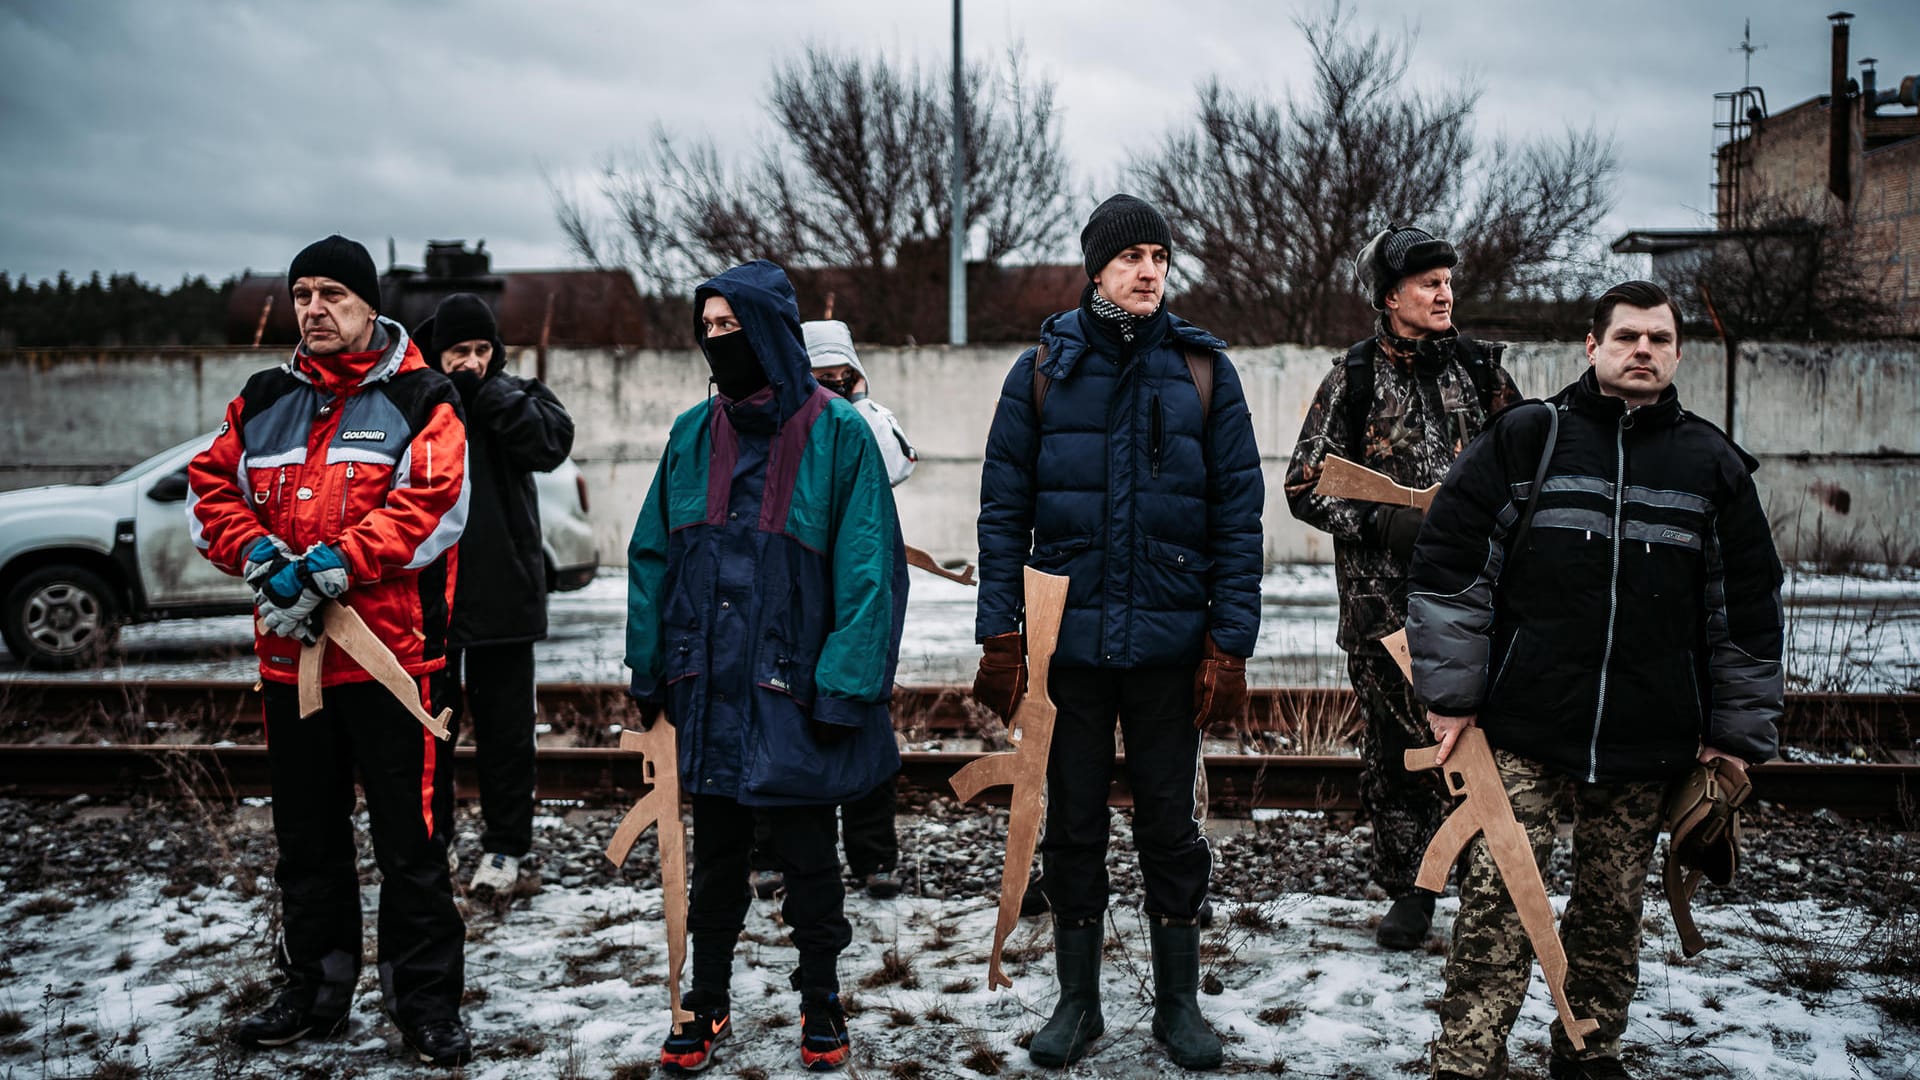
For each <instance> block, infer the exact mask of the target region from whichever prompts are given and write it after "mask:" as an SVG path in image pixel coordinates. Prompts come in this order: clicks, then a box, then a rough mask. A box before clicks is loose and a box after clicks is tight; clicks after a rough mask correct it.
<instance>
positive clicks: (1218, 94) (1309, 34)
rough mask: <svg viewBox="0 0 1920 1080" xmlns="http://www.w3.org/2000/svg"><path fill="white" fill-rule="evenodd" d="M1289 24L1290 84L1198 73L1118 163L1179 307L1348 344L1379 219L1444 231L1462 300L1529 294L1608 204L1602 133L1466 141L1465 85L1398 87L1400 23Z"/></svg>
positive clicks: (1243, 326) (1404, 55)
mask: <svg viewBox="0 0 1920 1080" xmlns="http://www.w3.org/2000/svg"><path fill="white" fill-rule="evenodd" d="M1295 25H1296V26H1297V27H1298V28H1299V29H1300V32H1301V33H1302V34H1303V35H1304V36H1305V38H1306V40H1307V46H1308V49H1309V52H1310V55H1311V56H1312V60H1313V67H1312V72H1313V77H1312V81H1311V83H1310V86H1309V88H1308V89H1307V90H1306V91H1305V92H1304V93H1300V94H1290V95H1288V96H1287V97H1286V98H1285V99H1284V100H1282V101H1280V102H1278V103H1275V102H1270V101H1267V100H1264V99H1262V98H1260V97H1258V96H1252V95H1244V94H1239V93H1235V92H1234V91H1231V90H1229V89H1227V88H1225V87H1223V86H1221V85H1220V84H1219V83H1218V82H1210V83H1208V84H1206V85H1204V86H1202V87H1201V89H1200V92H1199V102H1198V108H1197V111H1196V117H1195V121H1194V123H1193V124H1192V125H1191V126H1190V127H1188V128H1186V129H1185V130H1178V131H1175V132H1174V133H1172V134H1170V135H1169V136H1168V137H1167V138H1166V140H1165V141H1164V142H1163V144H1162V145H1161V146H1160V147H1158V148H1156V149H1155V150H1153V151H1152V152H1150V153H1147V154H1135V155H1133V156H1132V158H1131V159H1130V163H1129V172H1130V173H1131V175H1132V176H1133V178H1134V179H1135V180H1136V181H1137V182H1138V183H1140V184H1141V185H1142V186H1143V187H1144V188H1145V189H1146V191H1147V193H1148V196H1149V197H1150V198H1151V199H1153V200H1155V201H1157V202H1159V203H1160V204H1161V205H1162V206H1163V207H1165V208H1166V210H1167V212H1168V214H1169V216H1170V217H1172V218H1173V219H1174V223H1175V228H1176V230H1177V233H1178V235H1179V239H1180V247H1181V250H1182V254H1184V255H1188V256H1190V257H1191V258H1192V260H1193V261H1194V263H1196V264H1197V266H1198V274H1197V278H1198V280H1197V282H1196V283H1195V288H1194V290H1193V293H1192V294H1191V297H1190V299H1189V300H1188V301H1187V303H1188V306H1189V307H1190V308H1196V309H1197V310H1196V314H1202V313H1203V314H1204V315H1205V316H1206V317H1209V318H1211V319H1212V320H1213V321H1214V322H1215V323H1216V325H1215V329H1216V330H1219V331H1221V332H1225V333H1228V334H1229V335H1231V336H1233V337H1235V338H1236V339H1238V340H1252V341H1303V342H1315V343H1331V342H1339V341H1347V340H1352V338H1354V337H1357V336H1359V335H1360V334H1361V333H1364V331H1365V328H1366V325H1367V322H1368V313H1367V310H1366V306H1365V302H1364V298H1363V297H1361V296H1360V294H1359V292H1358V289H1357V286H1356V284H1355V283H1354V280H1353V273H1352V267H1351V260H1352V258H1353V255H1354V253H1355V252H1356V251H1358V250H1359V248H1360V247H1361V246H1362V244H1364V243H1365V241H1366V238H1367V237H1368V236H1370V235H1372V234H1373V233H1375V232H1377V231H1379V230H1380V229H1382V228H1384V227H1386V225H1388V224H1389V223H1390V222H1398V223H1402V224H1412V223H1418V224H1421V225H1423V226H1425V227H1428V228H1430V229H1433V230H1434V231H1435V232H1438V233H1441V234H1443V235H1446V236H1448V237H1449V238H1451V239H1453V240H1454V242H1455V243H1456V244H1457V245H1459V246H1460V247H1461V248H1462V260H1463V261H1462V266H1461V269H1460V272H1459V276H1460V279H1461V281H1460V284H1461V288H1462V290H1463V291H1464V292H1466V293H1467V295H1468V296H1474V297H1482V298H1490V297H1492V296H1494V295H1497V294H1500V293H1502V292H1506V291H1512V290H1525V289H1529V288H1536V287H1538V286H1540V285H1541V284H1542V283H1543V281H1544V280H1545V279H1547V278H1549V277H1550V275H1551V273H1552V272H1553V271H1555V270H1556V269H1561V268H1564V266H1565V264H1567V263H1569V262H1571V261H1574V260H1576V259H1577V258H1578V254H1579V252H1580V250H1581V248H1582V245H1583V243H1584V242H1585V241H1587V240H1588V239H1590V230H1591V228H1592V226H1593V224H1594V223H1595V222H1596V221H1597V220H1598V219H1599V217H1600V216H1601V215H1602V214H1604V213H1605V212H1606V209H1607V207H1608V206H1609V200H1610V194H1609V192H1610V190H1611V179H1612V173H1613V157H1612V151H1611V145H1610V140H1608V139H1605V138H1603V137H1601V136H1599V135H1597V134H1595V133H1593V132H1591V131H1588V132H1584V133H1580V132H1575V133H1570V134H1569V135H1568V137H1567V140H1566V142H1565V144H1564V145H1561V146H1545V145H1527V146H1522V147H1515V146H1514V145H1513V144H1512V143H1510V142H1509V141H1507V140H1505V139H1497V140H1495V141H1494V142H1493V143H1492V144H1491V145H1490V146H1488V147H1486V148H1481V147H1478V146H1477V145H1476V143H1475V140H1474V137H1473V126H1472V121H1473V113H1474V109H1475V107H1476V106H1477V105H1478V103H1479V97H1480V92H1479V90H1478V89H1477V88H1475V87H1474V86H1472V85H1470V84H1468V83H1466V82H1464V81H1463V82H1459V83H1456V84H1455V85H1453V86H1451V87H1448V88H1445V89H1442V90H1440V91H1438V92H1416V91H1415V90H1414V89H1413V88H1410V87H1408V86H1406V85H1405V80H1406V72H1407V70H1408V67H1409V61H1410V59H1411V57H1412V54H1413V48H1414V41H1413V38H1412V37H1411V35H1407V34H1402V35H1399V36H1394V37H1388V36H1384V35H1382V34H1381V33H1380V32H1378V31H1371V32H1368V33H1366V34H1364V35H1362V34H1359V33H1358V32H1356V30H1355V28H1354V27H1353V26H1352V23H1351V20H1350V18H1349V16H1348V14H1347V12H1346V11H1345V10H1344V9H1342V8H1341V7H1340V5H1339V4H1337V3H1336V4H1334V5H1332V6H1330V7H1329V8H1327V9H1326V11H1325V12H1324V13H1323V14H1322V15H1320V16H1319V17H1317V18H1313V19H1304V18H1303V19H1297V20H1295Z"/></svg>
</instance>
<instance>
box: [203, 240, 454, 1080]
mask: <svg viewBox="0 0 1920 1080" xmlns="http://www.w3.org/2000/svg"><path fill="white" fill-rule="evenodd" d="M287 283H288V288H289V291H290V292H291V294H292V298H293V307H294V314H295V317H296V318H297V319H298V321H299V325H300V335H301V340H300V345H299V347H298V348H297V349H295V351H294V354H293V356H292V358H291V359H289V360H288V361H287V362H286V363H285V364H282V365H281V366H279V367H276V368H270V369H268V370H265V371H260V372H256V373H255V374H254V375H253V377H252V378H250V379H248V380H247V385H246V387H245V389H243V390H241V392H240V396H239V397H236V398H234V399H233V401H232V402H231V403H230V404H229V405H228V406H227V415H226V421H225V422H224V423H222V424H221V425H220V432H219V434H218V435H217V436H215V438H214V440H213V445H212V446H210V447H208V448H207V450H206V451H205V452H203V453H201V454H200V456H199V457H196V458H195V459H194V460H193V464H192V466H191V467H190V468H189V470H188V478H189V482H190V484H191V487H192V494H191V497H190V500H189V502H188V504H187V509H188V517H189V521H190V524H191V528H192V532H193V539H194V543H195V544H196V545H197V546H198V547H199V548H200V550H201V551H202V552H203V553H205V554H206V556H207V558H208V559H209V560H211V561H212V562H213V563H214V565H216V566H218V567H220V568H221V569H223V570H225V571H227V572H228V573H231V574H238V575H243V576H244V577H245V578H246V580H247V582H248V584H250V585H252V586H253V588H254V606H255V610H256V612H257V613H258V615H259V619H258V620H257V622H256V631H255V637H254V651H255V652H256V653H258V654H259V657H260V677H261V680H262V682H263V684H264V686H265V694H264V702H263V713H264V718H265V722H266V731H267V746H268V753H269V761H270V765H271V770H272V781H273V830H274V837H275V839H276V840H277V841H278V844H279V848H280V859H279V863H278V865H277V866H276V867H275V870H274V879H275V881H276V882H277V883H278V884H279V886H280V896H281V904H282V910H283V917H282V927H283V936H282V941H281V944H280V948H279V950H278V961H279V965H280V967H281V969H282V971H283V972H284V974H285V977H286V986H285V988H284V989H283V990H282V991H281V993H280V996H279V997H278V998H277V999H275V1000H274V1002H273V1003H272V1004H271V1005H268V1006H267V1007H266V1009H265V1010H263V1011H262V1012H260V1013H259V1014H257V1015H255V1016H252V1017H249V1018H248V1019H246V1020H244V1021H242V1022H241V1023H240V1024H239V1026H238V1027H237V1028H235V1029H234V1031H233V1033H232V1037H233V1039H234V1041H235V1042H237V1043H239V1044H240V1045H242V1046H247V1047H252V1048H264V1047H275V1046H285V1045H287V1044H289V1043H292V1042H296V1041H298V1040H299V1039H302V1038H305V1037H307V1036H316V1037H325V1036H330V1035H334V1034H338V1033H339V1032H341V1031H343V1030H345V1028H346V1026H347V1017H348V1013H349V1010H350V1008H351V1006H352V1004H353V996H354V990H355V987H356V984H357V983H358V979H359V973H360V881H359V874H358V872H357V870H356V852H355V844H354V835H353V817H352V815H353V809H354V795H353V788H354V778H355V773H356V772H357V773H358V775H359V779H360V782H361V786H362V787H363V789H364V790H365V792H366V799H367V816H368V820H369V822H370V824H371V828H372V831H373V840H374V854H375V859H376V861H377V862H378V863H379V866H380V876H381V883H380V932H379V964H380V988H381V994H382V999H383V1003H384V1005H385V1006H386V1010H387V1012H388V1014H389V1015H391V1016H392V1017H393V1019H394V1021H395V1023H396V1024H397V1025H398V1026H399V1028H400V1031H401V1033H402V1035H404V1036H405V1038H406V1040H407V1043H408V1045H409V1046H411V1047H412V1048H413V1050H414V1051H415V1052H416V1053H418V1054H419V1057H420V1060H421V1061H423V1062H428V1063H430V1064H435V1065H456V1064H461V1063H464V1062H466V1061H467V1060H469V1059H470V1058H471V1056H472V1051H471V1049H470V1047H469V1044H468V1041H467V1035H466V1031H465V1030H464V1029H463V1028H462V1027H461V1024H460V1011H459V1010H460V994H461V990H462V986H463V980H464V970H463V956H462V952H461V950H462V945H463V942H464V939H465V934H466V927H465V925H464V923H463V922H462V920H461V918H460V912H459V910H458V909H457V908H456V907H455V906H454V902H453V888H452V883H451V881H450V880H449V874H448V870H447V843H448V840H449V838H450V837H451V835H452V825H453V748H452V746H451V745H449V744H443V743H440V742H439V741H437V740H436V739H435V738H434V736H433V735H432V733H431V732H428V731H427V730H426V729H425V728H423V727H422V726H421V725H420V724H419V722H417V721H416V720H414V719H413V717H412V716H411V715H410V714H409V713H408V712H407V710H406V709H405V708H404V707H402V706H401V704H400V702H399V701H398V700H397V699H396V698H395V697H394V696H393V694H392V693H391V692H389V691H388V690H387V689H386V688H385V687H383V686H381V685H380V684H379V683H377V682H374V681H372V678H373V677H372V676H371V675H369V674H368V673H367V672H366V671H365V670H364V669H362V668H361V667H360V665H358V664H357V663H355V662H354V661H353V659H352V658H351V657H349V656H348V655H347V654H346V652H345V650H343V649H340V648H329V649H327V651H326V660H325V666H324V668H323V669H322V675H321V684H322V686H323V687H324V690H323V703H324V704H323V708H322V710H321V711H320V712H319V713H316V714H315V715H313V716H311V717H308V718H306V719H302V718H301V716H300V706H299V699H298V692H297V689H296V682H297V673H298V670H299V668H298V660H299V653H300V646H301V644H302V642H304V641H311V640H313V638H314V634H315V630H314V627H315V625H316V615H317V609H318V608H319V606H320V605H321V604H323V603H326V602H328V601H329V600H332V601H337V602H338V603H340V604H343V605H345V606H347V607H350V608H352V609H353V610H354V611H355V612H357V613H358V614H359V615H360V617H361V618H362V619H364V620H365V621H366V623H367V625H368V627H369V628H370V629H372V630H373V632H374V633H375V635H377V636H378V637H379V638H380V640H381V641H382V642H384V643H385V645H386V646H387V648H389V649H391V650H392V651H393V654H394V657H395V659H397V660H398V661H399V662H400V665H401V666H402V667H403V668H405V669H406V671H407V672H408V673H409V674H410V675H412V676H413V677H414V678H415V679H417V680H418V683H419V690H420V697H421V701H422V703H423V704H425V705H426V706H427V708H428V709H429V710H434V709H436V708H437V706H438V705H439V703H440V702H441V701H443V700H444V699H445V698H446V697H447V688H446V686H445V676H444V673H443V668H444V667H445V665H446V636H447V615H448V611H449V608H450V606H451V603H452V598H453V586H454V571H455V562H456V548H455V543H456V541H458V540H459V539H460V534H461V531H462V530H463V529H464V528H465V524H466V515H467V479H466V456H467V436H466V428H465V425H464V422H463V419H462V414H461V411H460V400H459V396H458V395H457V394H456V393H455V392H454V389H453V386H452V384H451V383H449V382H448V381H447V378H446V376H444V375H442V374H440V373H439V372H436V371H433V370H432V369H430V368H428V367H427V365H426V363H425V362H424V361H423V360H422V359H421V357H420V350H419V349H418V348H416V347H415V346H414V344H413V342H411V341H409V340H408V338H407V332H406V330H405V329H403V328H402V327H401V326H400V324H399V323H397V322H394V321H393V320H391V319H387V318H383V317H381V316H380V314H379V307H380V278H379V275H378V273H377V272H376V271H375V270H374V266H373V259H372V258H371V257H370V256H369V255H368V254H367V250H366V248H364V247H362V246H360V245H359V244H357V243H355V242H353V241H352V240H348V239H346V238H345V237H342V236H329V237H327V238H326V239H325V240H321V241H318V242H316V243H314V244H312V245H311V246H309V247H308V248H307V249H306V250H304V251H302V252H301V253H300V254H299V255H298V256H296V257H295V258H294V260H293V264H292V266H291V268H290V269H289V270H288V272H287Z"/></svg>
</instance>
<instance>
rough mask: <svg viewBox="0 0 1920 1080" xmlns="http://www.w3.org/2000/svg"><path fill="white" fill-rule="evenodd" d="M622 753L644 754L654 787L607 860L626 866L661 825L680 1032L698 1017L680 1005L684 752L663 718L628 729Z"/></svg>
mask: <svg viewBox="0 0 1920 1080" xmlns="http://www.w3.org/2000/svg"><path fill="white" fill-rule="evenodd" d="M620 749H622V750H629V751H632V752H633V753H636V754H639V755H640V756H641V768H642V769H643V770H644V772H645V775H646V779H647V782H648V783H649V784H651V785H652V787H651V788H649V789H648V791H647V793H646V794H645V795H642V796H641V797H640V801H639V802H636V803H634V804H633V809H631V810H628V811H627V816H626V817H623V818H621V819H620V827H619V828H617V829H615V830H614V831H613V839H612V840H610V841H608V842H607V858H608V859H610V860H612V862H613V865H615V866H625V865H626V862H627V856H628V854H630V853H631V852H632V851H633V845H634V842H635V841H637V840H639V839H640V834H641V833H643V832H645V831H646V830H647V826H649V825H655V826H658V827H659V830H660V831H659V840H660V901H661V907H662V908H663V909H664V911H665V913H666V920H667V1007H668V1008H669V1009H670V1010H671V1011H672V1013H673V1027H674V1030H675V1031H678V1030H679V1029H680V1025H682V1024H687V1023H691V1022H692V1021H693V1013H692V1011H690V1010H688V1009H684V1008H681V1007H680V971H681V969H682V968H684V967H685V966H686V963H687V831H686V827H685V826H684V825H683V824H681V821H680V750H679V746H678V744H677V740H676V737H675V734H674V727H673V725H672V724H669V723H667V722H666V720H665V718H664V717H663V718H661V719H657V720H655V721H654V722H653V726H652V727H651V728H649V729H648V730H646V731H622V732H621V733H620Z"/></svg>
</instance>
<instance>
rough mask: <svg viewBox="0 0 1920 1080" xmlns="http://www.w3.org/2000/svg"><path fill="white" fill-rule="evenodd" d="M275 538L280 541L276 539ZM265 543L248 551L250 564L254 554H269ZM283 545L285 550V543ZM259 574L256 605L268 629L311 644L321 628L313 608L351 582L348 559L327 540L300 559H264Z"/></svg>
mask: <svg viewBox="0 0 1920 1080" xmlns="http://www.w3.org/2000/svg"><path fill="white" fill-rule="evenodd" d="M269 539H270V540H271V539H273V538H269ZM274 542H275V543H278V541H277V540H275V541H274ZM264 544H267V541H266V540H262V541H261V542H260V543H257V544H255V545H254V547H253V550H252V551H249V552H248V553H247V560H248V565H249V566H250V567H251V566H252V565H253V564H254V562H255V561H256V560H255V559H254V556H255V555H265V554H266V551H265V549H264V548H263V547H262V545H264ZM282 548H283V550H284V545H282ZM259 577H260V582H259V583H258V584H257V585H256V586H255V590H256V593H255V605H256V607H257V609H258V611H259V612H260V623H261V625H262V626H263V627H264V628H265V630H266V632H267V633H269V634H279V635H280V636H281V637H290V638H299V639H300V640H301V641H304V642H306V643H307V644H309V645H311V644H312V643H313V642H314V641H316V640H318V638H319V634H318V632H317V631H316V630H315V629H314V628H313V626H312V625H310V621H311V619H312V616H313V613H314V610H315V609H317V608H318V607H319V606H320V604H321V603H322V602H323V601H326V600H330V599H332V598H334V597H337V596H339V595H340V594H342V593H344V592H346V591H347V586H348V585H349V584H351V582H349V580H348V577H347V564H346V560H345V559H342V558H341V557H340V552H339V551H337V550H335V549H334V548H333V547H331V546H329V545H327V544H315V545H313V546H312V547H310V548H308V549H307V552H306V554H304V555H302V556H300V557H299V558H298V559H293V558H288V557H282V558H281V559H280V560H279V561H275V560H273V559H268V560H267V561H266V562H264V563H262V569H261V571H260V574H259Z"/></svg>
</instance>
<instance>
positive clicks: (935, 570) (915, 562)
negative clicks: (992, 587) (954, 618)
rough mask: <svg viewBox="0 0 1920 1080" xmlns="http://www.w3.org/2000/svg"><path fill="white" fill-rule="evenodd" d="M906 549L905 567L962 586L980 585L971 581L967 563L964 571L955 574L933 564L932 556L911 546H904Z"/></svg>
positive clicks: (969, 565)
mask: <svg viewBox="0 0 1920 1080" xmlns="http://www.w3.org/2000/svg"><path fill="white" fill-rule="evenodd" d="M906 548H907V565H908V566H917V567H919V568H920V569H922V570H925V571H926V572H927V573H929V574H934V575H937V576H939V577H943V578H946V579H947V580H948V581H957V582H959V583H960V584H962V585H978V584H980V583H979V582H977V581H975V580H974V579H973V564H972V563H968V564H967V568H966V569H964V570H962V571H960V572H959V573H957V574H956V573H954V572H953V571H951V570H949V569H947V568H946V567H944V566H941V565H940V564H939V563H937V562H934V561H933V556H931V555H929V554H927V553H926V552H924V551H922V550H920V549H919V548H917V547H914V546H913V545H912V544H908V545H906Z"/></svg>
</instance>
